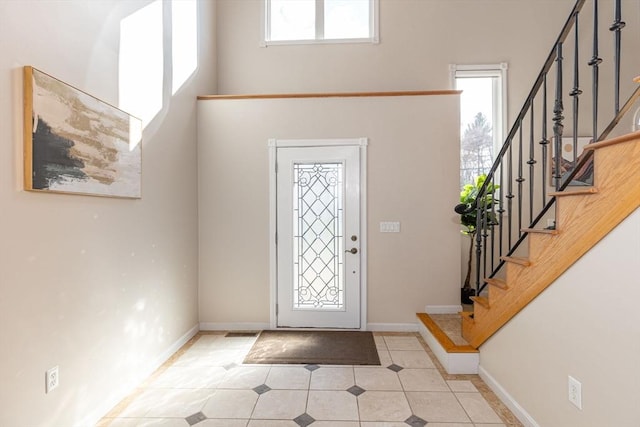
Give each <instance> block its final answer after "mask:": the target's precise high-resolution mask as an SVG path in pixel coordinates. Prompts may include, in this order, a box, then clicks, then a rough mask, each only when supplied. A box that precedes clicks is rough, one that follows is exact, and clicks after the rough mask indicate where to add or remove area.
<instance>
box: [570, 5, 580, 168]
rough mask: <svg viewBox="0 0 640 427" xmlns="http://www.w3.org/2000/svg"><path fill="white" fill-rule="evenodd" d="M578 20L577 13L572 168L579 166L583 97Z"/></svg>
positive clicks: (571, 94)
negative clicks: (579, 67) (579, 121)
mask: <svg viewBox="0 0 640 427" xmlns="http://www.w3.org/2000/svg"><path fill="white" fill-rule="evenodd" d="M578 18H579V14H578V13H577V12H576V23H575V41H574V43H575V44H574V56H573V89H572V90H571V92H569V96H571V97H573V161H572V162H571V164H572V167H573V168H575V167H576V165H577V164H578V117H579V113H578V111H579V110H578V108H579V102H580V101H579V97H580V95H582V90H580V75H579V71H578V64H579V41H578Z"/></svg>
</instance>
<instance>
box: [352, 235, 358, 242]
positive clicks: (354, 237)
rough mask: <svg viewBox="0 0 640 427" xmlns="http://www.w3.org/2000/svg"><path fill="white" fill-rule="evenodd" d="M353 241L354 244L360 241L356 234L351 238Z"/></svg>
mask: <svg viewBox="0 0 640 427" xmlns="http://www.w3.org/2000/svg"><path fill="white" fill-rule="evenodd" d="M351 240H352V241H353V242H355V241H356V240H358V236H356V235H355V234H354V235H353V236H351Z"/></svg>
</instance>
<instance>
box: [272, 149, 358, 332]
mask: <svg viewBox="0 0 640 427" xmlns="http://www.w3.org/2000/svg"><path fill="white" fill-rule="evenodd" d="M276 170H277V173H276V188H277V202H276V204H277V214H276V215H277V285H276V293H277V297H276V300H277V305H276V318H277V322H276V323H277V326H278V327H297V328H307V327H308V328H313V327H315V328H350V329H351V328H354V329H357V328H360V326H361V325H360V310H361V307H360V304H361V301H360V292H361V289H360V286H361V284H360V277H361V274H360V268H361V257H360V255H361V245H360V242H361V236H360V188H361V187H360V184H361V183H360V147H359V146H353V145H351V146H314V147H284V148H277V149H276Z"/></svg>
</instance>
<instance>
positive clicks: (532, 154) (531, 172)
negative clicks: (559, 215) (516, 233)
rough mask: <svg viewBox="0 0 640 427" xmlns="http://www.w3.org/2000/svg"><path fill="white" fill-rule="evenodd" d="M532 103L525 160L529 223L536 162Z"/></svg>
mask: <svg viewBox="0 0 640 427" xmlns="http://www.w3.org/2000/svg"><path fill="white" fill-rule="evenodd" d="M534 111H535V108H534V105H533V104H532V105H531V117H530V120H529V160H527V164H528V165H529V224H531V222H532V221H533V194H534V191H535V187H534V184H535V181H534V167H535V164H536V157H535V152H534V150H535V143H534V141H533V139H534V131H533V129H534V126H535V120H534V119H535V116H534Z"/></svg>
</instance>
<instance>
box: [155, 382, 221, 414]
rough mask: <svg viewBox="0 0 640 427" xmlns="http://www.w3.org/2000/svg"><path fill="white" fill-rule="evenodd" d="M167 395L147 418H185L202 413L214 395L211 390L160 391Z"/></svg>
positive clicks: (158, 402)
mask: <svg viewBox="0 0 640 427" xmlns="http://www.w3.org/2000/svg"><path fill="white" fill-rule="evenodd" d="M158 390H166V391H167V393H166V394H165V395H164V396H163V397H162V398H161V399H158V400H156V402H155V403H154V404H153V405H152V406H151V408H150V409H149V411H147V413H146V415H145V416H146V417H147V418H163V417H166V418H169V417H173V418H184V417H188V416H189V415H193V414H195V413H196V412H200V410H202V407H203V406H204V404H205V403H206V401H207V400H208V399H209V397H211V396H212V395H213V393H214V390H209V389H158Z"/></svg>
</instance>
